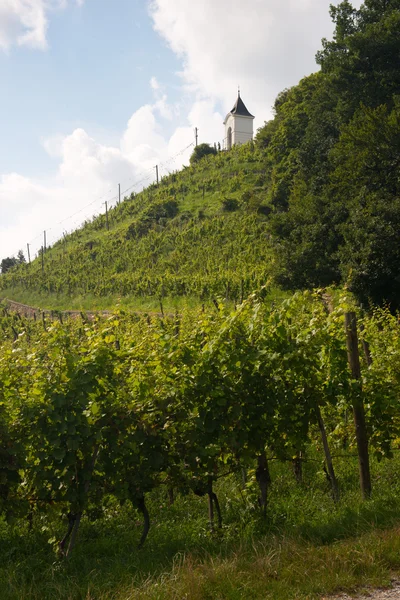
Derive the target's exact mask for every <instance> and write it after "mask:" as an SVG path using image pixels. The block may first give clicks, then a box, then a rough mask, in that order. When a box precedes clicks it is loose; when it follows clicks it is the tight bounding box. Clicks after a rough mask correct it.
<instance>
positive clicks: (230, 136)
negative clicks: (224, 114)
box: [226, 127, 232, 150]
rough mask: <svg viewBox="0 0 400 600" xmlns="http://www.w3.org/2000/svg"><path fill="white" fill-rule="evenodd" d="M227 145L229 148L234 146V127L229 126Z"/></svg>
mask: <svg viewBox="0 0 400 600" xmlns="http://www.w3.org/2000/svg"><path fill="white" fill-rule="evenodd" d="M226 147H227V149H228V150H230V149H231V148H232V127H228V131H227V136H226Z"/></svg>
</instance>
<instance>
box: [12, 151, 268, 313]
mask: <svg viewBox="0 0 400 600" xmlns="http://www.w3.org/2000/svg"><path fill="white" fill-rule="evenodd" d="M263 160H264V159H263V155H262V154H261V153H260V152H259V151H258V150H257V149H254V148H253V146H252V145H249V144H247V145H245V146H242V147H240V148H234V149H233V150H232V151H230V152H223V153H220V154H218V155H217V156H216V157H206V158H205V159H203V160H202V161H200V163H198V164H197V165H195V166H194V167H190V168H186V169H183V170H182V171H181V172H180V173H176V174H172V175H169V176H168V177H166V178H164V179H163V180H162V182H161V184H160V186H159V187H158V188H157V187H156V186H154V185H153V186H150V187H149V188H147V190H144V191H143V192H142V193H140V194H137V195H136V196H135V195H133V196H131V197H130V198H128V199H126V200H125V201H124V202H123V203H122V204H121V205H120V206H118V207H116V208H114V209H112V210H111V211H110V215H109V218H110V231H106V222H105V217H104V215H103V216H101V217H98V218H96V219H95V220H93V222H87V223H86V224H85V225H84V226H83V227H82V228H81V229H78V230H77V231H75V232H74V233H72V234H71V235H69V236H67V237H66V238H65V239H64V240H62V241H60V242H58V243H56V244H55V245H54V246H53V248H51V249H49V250H48V251H47V252H46V255H45V269H44V273H42V269H41V261H40V260H39V259H37V260H35V261H34V262H33V263H32V265H31V266H30V267H28V265H22V266H21V267H19V268H17V269H16V270H15V271H14V272H12V273H9V274H7V275H5V276H2V277H0V288H2V290H3V292H2V293H1V295H4V296H7V295H8V296H11V297H12V299H14V300H19V301H22V302H25V303H31V304H38V303H39V305H41V306H43V307H45V305H46V304H47V306H48V307H50V308H74V307H76V308H104V307H108V306H110V305H113V304H115V302H116V300H117V299H118V298H119V297H122V298H129V300H128V304H130V305H133V306H134V307H142V306H143V305H145V306H148V307H149V308H154V304H156V305H158V303H159V302H158V298H160V297H162V298H167V300H166V302H167V303H169V304H171V305H173V304H174V302H175V304H176V300H174V301H173V300H171V299H172V298H175V299H176V298H191V299H195V301H199V300H200V301H206V300H208V299H211V298H212V297H214V296H216V295H218V296H223V297H225V298H227V299H228V300H231V301H238V300H240V298H241V297H242V296H244V295H246V294H247V293H248V292H249V291H250V290H252V289H253V288H254V287H256V286H258V285H259V284H260V283H264V282H265V280H266V279H267V278H268V275H269V273H270V270H271V248H270V246H269V236H268V228H267V222H268V218H267V216H266V214H265V213H267V212H268V207H266V206H265V205H263V204H262V203H263V199H264V198H265V196H266V188H267V185H268V183H267V182H266V181H265V176H264V172H265V168H264V164H263ZM224 201H237V203H238V208H237V210H234V211H231V212H230V211H227V210H224V209H223V202H224ZM260 205H261V208H260ZM149 299H150V305H149ZM168 299H169V300H168ZM186 301H187V300H185V302H186ZM191 301H193V300H189V303H190V302H191ZM50 304H51V305H50ZM178 304H179V302H178Z"/></svg>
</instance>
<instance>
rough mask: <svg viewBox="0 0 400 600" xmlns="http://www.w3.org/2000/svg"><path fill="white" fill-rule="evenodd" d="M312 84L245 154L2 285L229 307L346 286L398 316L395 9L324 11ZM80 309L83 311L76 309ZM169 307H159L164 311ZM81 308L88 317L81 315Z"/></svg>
mask: <svg viewBox="0 0 400 600" xmlns="http://www.w3.org/2000/svg"><path fill="white" fill-rule="evenodd" d="M331 15H332V18H333V21H334V23H335V33H334V37H333V40H332V41H328V40H323V42H322V50H321V51H320V52H318V54H317V62H318V63H319V64H320V66H321V70H320V71H319V72H318V73H315V74H313V75H310V76H309V77H306V78H305V79H303V80H302V81H301V82H300V83H299V84H298V85H297V86H295V87H293V88H291V89H290V90H284V91H283V92H282V93H281V94H279V96H278V98H277V100H276V102H275V116H274V118H273V119H272V120H271V121H269V122H268V123H266V124H265V126H264V127H262V128H261V129H260V130H259V132H258V134H257V137H256V140H255V143H249V144H246V145H244V146H242V147H235V148H233V150H231V151H229V152H219V153H218V154H217V155H215V156H206V157H204V158H202V159H201V160H200V161H199V162H197V163H195V164H193V165H191V166H190V167H188V168H184V169H183V170H182V171H181V172H179V173H174V174H172V175H169V176H168V177H165V178H164V179H163V180H162V181H161V182H160V184H159V185H158V186H156V185H152V186H150V187H149V188H148V189H147V190H144V191H143V192H142V193H140V194H137V195H132V196H131V197H130V198H127V199H125V201H124V202H123V203H122V204H121V205H120V206H118V207H116V208H115V209H113V210H112V211H111V212H110V215H109V218H110V228H109V230H107V227H106V220H105V217H104V216H101V217H98V218H96V219H94V220H93V221H92V222H87V223H86V224H85V225H84V226H83V227H82V228H80V229H79V230H77V231H76V232H74V233H73V234H72V235H69V236H67V237H66V238H65V239H63V240H61V241H59V242H58V243H56V244H55V245H54V246H53V248H51V249H48V250H47V251H46V253H45V256H44V257H43V258H44V261H43V262H44V264H43V266H42V261H41V257H39V259H37V260H36V261H34V262H33V263H32V265H30V266H28V265H25V264H21V265H19V266H16V267H15V268H11V269H10V270H9V271H8V272H7V273H4V274H3V275H2V276H1V278H0V288H1V290H2V294H3V295H7V294H8V295H12V297H13V299H20V300H23V301H27V300H29V299H30V298H32V297H33V295H34V294H36V295H37V296H36V297H37V298H38V299H43V298H45V299H46V300H45V301H46V303H47V304H49V303H50V304H52V305H53V306H54V307H56V306H57V302H61V303H63V304H64V305H65V307H66V308H72V307H73V304H72V303H73V302H77V298H78V301H79V302H84V301H85V299H86V303H89V304H91V305H94V304H99V303H100V304H101V305H102V306H105V305H107V304H111V303H113V302H115V300H116V299H117V297H119V296H121V297H123V298H129V299H130V302H131V304H132V305H136V306H138V305H140V304H143V302H147V300H148V299H149V298H150V299H153V300H155V302H156V303H158V302H159V300H160V299H161V300H164V299H165V298H169V299H171V298H174V299H175V300H176V299H185V302H193V301H195V302H204V301H207V300H210V299H213V298H215V296H222V297H224V298H226V299H227V300H230V301H233V302H238V301H240V300H241V298H243V297H244V296H245V295H247V294H248V292H249V291H251V290H252V289H255V288H257V287H259V285H260V284H262V283H265V281H266V280H267V279H270V278H272V279H273V281H274V282H275V284H276V285H277V286H279V287H280V288H281V289H287V290H294V289H304V288H310V287H316V286H327V285H331V284H339V285H345V286H347V288H348V289H350V290H351V291H352V292H354V294H355V295H356V297H357V298H358V300H359V301H361V302H363V303H365V304H368V303H371V302H372V303H374V304H382V303H389V304H390V306H391V307H392V309H398V308H399V307H400V244H399V241H398V240H399V231H400V177H399V169H400V71H399V69H398V61H399V57H400V36H399V33H398V32H399V31H400V0H385V2H382V1H380V0H368V2H366V3H365V4H364V5H362V6H361V8H360V9H359V10H357V9H354V8H353V7H352V6H351V5H350V4H349V3H348V2H342V3H341V4H339V5H338V6H337V7H332V8H331ZM82 299H83V300H82ZM167 303H168V301H167ZM86 307H87V306H86Z"/></svg>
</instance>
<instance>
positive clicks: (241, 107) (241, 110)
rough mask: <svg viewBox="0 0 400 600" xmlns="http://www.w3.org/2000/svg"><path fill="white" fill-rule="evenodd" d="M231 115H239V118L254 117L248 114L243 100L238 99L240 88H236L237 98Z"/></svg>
mask: <svg viewBox="0 0 400 600" xmlns="http://www.w3.org/2000/svg"><path fill="white" fill-rule="evenodd" d="M231 114H232V115H239V116H240V117H252V118H253V119H254V116H253V115H252V114H251V113H249V111H248V110H247V108H246V106H245V104H244V102H243V100H242V99H241V97H240V87H239V88H238V97H237V100H236V102H235V106H234V107H233V108H232V110H231Z"/></svg>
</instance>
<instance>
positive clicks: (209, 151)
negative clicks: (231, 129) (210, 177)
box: [190, 144, 217, 165]
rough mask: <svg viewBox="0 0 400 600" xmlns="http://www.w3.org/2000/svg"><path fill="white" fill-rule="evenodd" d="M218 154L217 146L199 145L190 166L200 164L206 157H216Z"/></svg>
mask: <svg viewBox="0 0 400 600" xmlns="http://www.w3.org/2000/svg"><path fill="white" fill-rule="evenodd" d="M215 154H217V148H216V147H215V146H210V144H199V145H198V146H196V147H195V149H194V150H193V152H192V155H191V157H190V164H191V165H194V164H195V163H197V162H199V160H201V159H202V158H204V157H205V156H210V155H215Z"/></svg>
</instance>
